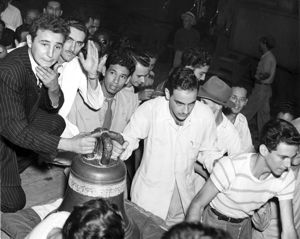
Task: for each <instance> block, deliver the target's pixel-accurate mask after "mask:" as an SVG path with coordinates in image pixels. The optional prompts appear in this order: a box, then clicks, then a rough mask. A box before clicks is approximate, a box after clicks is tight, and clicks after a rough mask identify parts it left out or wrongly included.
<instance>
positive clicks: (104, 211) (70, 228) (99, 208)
mask: <svg viewBox="0 0 300 239" xmlns="http://www.w3.org/2000/svg"><path fill="white" fill-rule="evenodd" d="M124 235H125V233H124V228H123V219H122V216H121V213H120V212H119V210H118V208H117V206H116V205H115V204H112V203H110V202H109V201H108V200H106V199H102V198H98V199H92V200H90V201H87V202H85V203H84V204H82V205H78V206H75V207H74V209H73V211H72V212H71V214H70V213H69V212H66V211H61V212H56V213H52V214H50V215H49V216H47V217H46V218H45V219H44V220H43V221H42V222H40V223H39V224H38V225H37V226H36V227H35V228H34V229H33V230H32V231H31V232H30V233H29V234H28V235H27V236H26V239H37V238H52V239H54V238H57V239H58V238H60V239H62V238H63V239H71V238H72V239H75V238H76V239H85V238H98V239H105V238H113V239H123V238H124Z"/></svg>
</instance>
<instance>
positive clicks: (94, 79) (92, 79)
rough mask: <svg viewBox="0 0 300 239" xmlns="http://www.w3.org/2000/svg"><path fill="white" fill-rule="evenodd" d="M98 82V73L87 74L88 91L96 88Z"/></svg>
mask: <svg viewBox="0 0 300 239" xmlns="http://www.w3.org/2000/svg"><path fill="white" fill-rule="evenodd" d="M98 84H99V75H98V74H96V73H95V74H88V86H87V87H88V91H90V90H96V89H97V87H98Z"/></svg>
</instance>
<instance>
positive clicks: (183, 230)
mask: <svg viewBox="0 0 300 239" xmlns="http://www.w3.org/2000/svg"><path fill="white" fill-rule="evenodd" d="M161 239H231V237H230V236H229V234H228V233H226V232H225V231H223V230H222V229H217V228H213V227H209V226H204V225H202V224H201V223H199V222H181V223H178V224H176V225H174V226H172V227H171V228H170V229H169V230H168V231H167V232H165V233H164V235H163V236H162V238H161Z"/></svg>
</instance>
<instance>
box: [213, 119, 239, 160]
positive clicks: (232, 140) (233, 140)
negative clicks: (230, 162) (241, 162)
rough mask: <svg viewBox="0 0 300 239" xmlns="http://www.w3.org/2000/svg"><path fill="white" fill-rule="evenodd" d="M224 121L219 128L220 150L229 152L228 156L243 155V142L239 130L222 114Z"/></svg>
mask: <svg viewBox="0 0 300 239" xmlns="http://www.w3.org/2000/svg"><path fill="white" fill-rule="evenodd" d="M222 115H223V120H222V122H221V123H220V124H219V125H218V126H217V135H218V144H217V145H218V148H219V150H223V151H225V153H226V152H227V154H228V156H232V155H235V154H238V153H241V152H242V151H241V148H242V145H241V140H240V136H239V133H238V131H237V129H236V128H235V127H234V125H233V124H232V123H231V122H230V121H229V119H227V117H226V116H225V115H224V114H223V113H222Z"/></svg>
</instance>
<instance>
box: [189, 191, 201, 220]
mask: <svg viewBox="0 0 300 239" xmlns="http://www.w3.org/2000/svg"><path fill="white" fill-rule="evenodd" d="M204 208H205V206H204V205H203V204H201V203H200V202H199V196H198V195H196V197H195V198H194V199H193V201H192V202H191V204H190V206H189V208H188V210H187V214H186V217H185V220H186V221H189V222H192V221H200V220H201V217H202V214H203V211H204Z"/></svg>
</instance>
